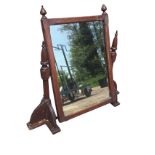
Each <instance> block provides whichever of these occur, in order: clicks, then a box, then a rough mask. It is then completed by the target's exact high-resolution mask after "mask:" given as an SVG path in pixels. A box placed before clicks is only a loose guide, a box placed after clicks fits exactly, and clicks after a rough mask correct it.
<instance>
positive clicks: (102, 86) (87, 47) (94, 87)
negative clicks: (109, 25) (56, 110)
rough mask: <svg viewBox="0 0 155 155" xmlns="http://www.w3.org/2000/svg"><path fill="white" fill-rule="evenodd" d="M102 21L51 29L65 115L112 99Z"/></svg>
mask: <svg viewBox="0 0 155 155" xmlns="http://www.w3.org/2000/svg"><path fill="white" fill-rule="evenodd" d="M103 29H104V27H103V23H102V22H101V21H93V22H80V23H70V24H61V25H52V26H50V33H51V38H52V46H53V52H54V56H55V66H56V70H57V78H58V82H59V91H60V96H61V99H62V104H63V111H64V115H65V116H68V115H72V114H75V113H77V112H80V111H82V110H85V109H88V108H90V107H93V106H95V105H98V104H100V103H103V102H104V101H106V100H108V99H110V96H109V88H108V76H107V63H106V53H105V43H104V34H103V32H104V31H103Z"/></svg>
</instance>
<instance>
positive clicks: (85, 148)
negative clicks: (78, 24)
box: [0, 0, 155, 155]
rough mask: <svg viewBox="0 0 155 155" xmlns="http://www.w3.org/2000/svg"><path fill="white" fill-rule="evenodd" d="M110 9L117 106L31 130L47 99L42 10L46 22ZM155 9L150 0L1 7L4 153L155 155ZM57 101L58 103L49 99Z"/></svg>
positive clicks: (17, 2)
mask: <svg viewBox="0 0 155 155" xmlns="http://www.w3.org/2000/svg"><path fill="white" fill-rule="evenodd" d="M103 3H105V4H106V6H107V8H108V10H107V12H108V14H109V18H110V36H111V41H112V38H113V36H114V33H115V30H116V29H117V30H118V33H119V34H118V35H119V36H118V50H117V53H118V57H117V60H116V62H115V67H114V75H115V77H114V78H115V80H116V81H117V83H118V89H119V91H120V95H119V102H120V103H121V105H120V106H118V107H116V108H114V107H113V106H111V105H110V104H109V105H107V106H104V107H102V108H99V109H96V110H94V111H92V112H90V113H86V114H84V115H82V116H80V117H77V118H75V119H72V120H70V121H68V122H65V123H61V124H59V126H60V128H61V130H62V131H61V132H60V133H58V134H56V135H54V136H53V135H52V134H51V133H50V131H49V130H48V128H47V127H46V126H42V127H39V128H37V129H35V130H32V131H29V130H28V128H27V126H26V123H27V122H28V121H29V118H30V115H31V113H32V111H33V110H34V108H35V107H36V106H37V105H38V104H39V103H40V100H41V98H42V80H41V78H40V71H39V70H40V51H41V42H42V38H43V37H42V32H41V26H40V17H41V16H40V14H39V12H40V7H41V5H42V4H43V5H44V7H45V8H46V10H47V13H48V14H47V16H48V17H51V18H52V17H67V16H82V15H95V14H101V11H100V8H101V5H102V4H103ZM154 15H155V10H154V1H153V0H147V1H146V0H137V1H135V0H126V1H124V0H117V1H115V0H111V1H109V0H104V1H103V0H91V1H90V0H76V1H75V0H74V1H73V0H65V1H62V0H56V1H51V0H44V1H43V0H42V1H38V0H33V1H32V0H27V1H21V0H14V1H11V0H5V1H1V2H0V20H1V22H0V71H1V76H0V154H1V155H10V154H15V155H21V154H22V155H28V154H37V155H42V154H45V155H51V154H57V155H62V154H65V155H73V154H74V155H79V154H92V155H93V154H94V155H103V154H104V155H114V154H116V155H132V154H140V155H142V154H144V155H154V154H155V147H154V145H155V125H154V124H155V100H154V96H155V95H154V92H155V91H154V86H155V81H154V79H155V74H154V66H155V61H154V60H155V57H154V56H155V54H154V53H155V51H154V46H155V45H154V44H155V43H154V42H155V39H154V38H155V37H154V36H155V20H154ZM51 99H52V101H53V96H51Z"/></svg>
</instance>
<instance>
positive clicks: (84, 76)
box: [27, 5, 119, 134]
mask: <svg viewBox="0 0 155 155" xmlns="http://www.w3.org/2000/svg"><path fill="white" fill-rule="evenodd" d="M101 10H102V15H97V16H84V17H69V18H52V19H50V18H47V17H46V14H47V13H46V10H45V9H44V8H43V6H42V8H41V11H40V14H41V15H42V18H41V26H42V31H43V37H44V41H43V43H42V51H41V65H42V67H41V70H40V71H41V77H42V79H43V92H44V96H43V99H42V101H41V103H40V104H39V105H38V107H37V108H36V109H35V110H34V111H33V113H32V115H31V118H30V122H29V123H27V126H28V128H29V129H34V128H36V127H39V126H41V125H44V124H46V125H47V126H48V128H49V129H50V130H51V132H52V133H53V134H55V133H57V132H59V131H60V128H59V127H58V125H57V123H56V120H57V119H58V121H59V122H64V121H67V120H69V119H71V118H74V117H76V116H79V115H81V114H84V113H86V112H88V111H91V110H93V109H96V108H99V107H101V106H103V105H106V104H108V103H111V104H112V105H113V106H117V105H119V102H118V101H117V95H118V91H117V84H116V82H115V81H114V80H113V64H114V62H115V59H116V49H117V31H116V33H115V36H114V39H113V42H112V46H111V47H110V38H109V26H108V22H109V21H108V14H107V13H106V10H107V8H106V6H105V5H102V8H101ZM49 78H51V81H52V88H53V93H54V99H55V107H56V112H55V111H54V109H53V107H52V106H53V104H51V100H50V93H49V87H50V85H49V83H48V80H49Z"/></svg>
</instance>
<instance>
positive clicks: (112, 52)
mask: <svg viewBox="0 0 155 155" xmlns="http://www.w3.org/2000/svg"><path fill="white" fill-rule="evenodd" d="M117 36H118V32H117V31H116V33H115V37H114V39H113V42H112V47H111V49H110V56H111V60H112V70H113V65H114V62H115V60H116V56H117V53H116V50H117V40H118V39H117ZM113 86H114V92H113V101H112V105H113V106H118V105H119V104H120V103H119V102H118V101H117V95H118V94H119V92H118V90H117V83H116V82H115V81H114V80H113Z"/></svg>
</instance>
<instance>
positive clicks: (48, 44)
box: [27, 5, 119, 134]
mask: <svg viewBox="0 0 155 155" xmlns="http://www.w3.org/2000/svg"><path fill="white" fill-rule="evenodd" d="M101 10H102V15H97V16H85V17H69V18H52V19H48V18H47V17H46V14H47V12H46V10H45V9H44V8H43V6H42V7H41V11H40V14H41V15H42V18H41V26H42V32H43V37H44V42H43V49H42V56H41V57H42V62H41V64H42V68H41V77H42V79H43V86H44V97H43V99H42V101H41V103H40V105H39V106H38V107H37V108H36V109H35V110H34V112H33V114H32V116H31V119H30V122H29V123H28V124H27V125H28V127H29V128H30V129H33V128H35V127H38V126H40V125H43V124H46V125H47V126H48V127H49V129H50V130H51V132H52V133H53V134H54V133H57V132H59V131H60V128H59V127H58V126H57V124H56V118H57V119H58V120H59V122H64V121H67V120H69V119H72V118H74V117H76V116H79V115H81V114H84V113H86V112H88V111H91V110H93V109H96V108H99V107H101V106H103V105H106V104H108V103H111V104H112V105H113V106H117V105H119V102H118V101H117V95H118V91H117V84H116V82H115V81H114V80H113V64H114V62H115V60H116V55H117V54H116V50H117V36H118V33H117V31H116V34H115V37H114V39H113V43H112V46H111V47H110V37H109V19H108V14H107V13H106V10H107V7H106V6H105V5H102V8H101ZM90 21H102V22H103V25H104V29H103V31H104V38H105V51H106V58H107V71H108V86H109V91H110V98H109V99H108V100H106V101H104V102H102V103H99V104H97V105H94V106H92V107H90V108H87V109H84V110H82V111H79V112H77V113H75V114H72V115H69V116H65V115H64V112H63V103H62V99H61V97H60V92H59V85H58V79H57V73H56V67H55V58H54V52H53V48H52V40H51V35H50V29H49V27H50V25H56V24H67V23H75V22H90ZM49 77H51V81H52V87H53V93H54V99H55V106H56V111H57V117H56V115H55V113H54V110H53V108H52V105H51V101H50V97H49V84H48V79H49Z"/></svg>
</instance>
